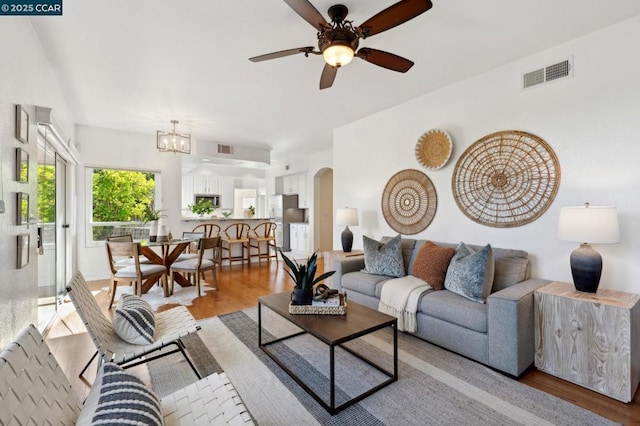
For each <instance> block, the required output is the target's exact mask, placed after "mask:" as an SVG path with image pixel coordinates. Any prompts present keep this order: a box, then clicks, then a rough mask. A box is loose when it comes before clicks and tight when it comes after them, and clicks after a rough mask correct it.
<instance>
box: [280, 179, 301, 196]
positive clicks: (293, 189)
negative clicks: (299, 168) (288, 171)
mask: <svg viewBox="0 0 640 426" xmlns="http://www.w3.org/2000/svg"><path fill="white" fill-rule="evenodd" d="M282 191H283V193H284V194H287V195H288V194H297V193H298V175H285V176H283V177H282Z"/></svg>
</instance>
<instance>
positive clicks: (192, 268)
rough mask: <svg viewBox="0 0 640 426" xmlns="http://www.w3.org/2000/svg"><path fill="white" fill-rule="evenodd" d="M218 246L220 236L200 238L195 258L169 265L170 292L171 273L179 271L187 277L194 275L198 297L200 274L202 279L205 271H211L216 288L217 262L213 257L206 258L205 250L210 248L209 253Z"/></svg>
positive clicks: (171, 291)
mask: <svg viewBox="0 0 640 426" xmlns="http://www.w3.org/2000/svg"><path fill="white" fill-rule="evenodd" d="M219 246H220V237H219V236H218V237H212V238H200V239H199V240H198V257H197V258H195V259H187V260H183V261H180V262H175V263H174V264H173V265H171V272H170V273H169V282H170V294H173V274H174V272H181V273H183V274H186V275H187V276H188V277H189V279H190V280H191V277H195V283H192V284H194V285H196V287H197V289H198V297H200V276H202V279H203V280H204V278H205V276H204V273H205V272H206V271H211V273H212V275H213V283H214V285H215V287H214V289H215V290H217V289H218V277H217V274H216V265H217V262H216V260H215V259H214V258H208V257H206V256H207V253H208V251H207V250H212V251H211V253H216V252H217V249H218V247H219Z"/></svg>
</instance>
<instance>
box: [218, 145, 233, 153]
mask: <svg viewBox="0 0 640 426" xmlns="http://www.w3.org/2000/svg"><path fill="white" fill-rule="evenodd" d="M218 154H233V147H232V146H231V145H222V144H220V143H219V144H218Z"/></svg>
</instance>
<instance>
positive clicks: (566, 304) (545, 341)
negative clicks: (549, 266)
mask: <svg viewBox="0 0 640 426" xmlns="http://www.w3.org/2000/svg"><path fill="white" fill-rule="evenodd" d="M534 298H535V324H536V327H535V351H536V352H535V366H536V367H537V368H538V369H540V370H542V371H544V372H547V373H549V374H552V375H554V376H557V377H560V378H562V379H565V380H568V381H570V382H573V383H575V384H578V385H580V386H584V387H586V388H588V389H591V390H594V391H596V392H599V393H602V394H604V395H607V396H610V397H612V398H615V399H618V400H620V401H623V402H629V401H631V400H632V399H633V397H634V395H635V392H636V389H637V388H638V383H639V382H640V303H638V302H639V300H640V295H637V294H629V293H622V292H618V291H613V290H606V289H600V290H598V292H597V293H584V292H580V291H577V290H576V289H575V287H574V285H573V284H569V283H560V282H553V283H551V284H549V285H547V286H545V287H542V288H540V289H538V290H536V292H535V294H534Z"/></svg>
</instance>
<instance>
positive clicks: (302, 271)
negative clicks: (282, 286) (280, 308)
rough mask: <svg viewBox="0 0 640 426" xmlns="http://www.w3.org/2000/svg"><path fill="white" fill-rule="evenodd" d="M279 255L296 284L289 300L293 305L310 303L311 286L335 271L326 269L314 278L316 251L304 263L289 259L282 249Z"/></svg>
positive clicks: (311, 295) (311, 297) (311, 298)
mask: <svg viewBox="0 0 640 426" xmlns="http://www.w3.org/2000/svg"><path fill="white" fill-rule="evenodd" d="M280 255H281V256H282V259H284V263H285V264H286V265H287V266H288V268H289V269H288V270H287V273H288V274H289V276H290V277H291V278H292V279H293V282H294V283H295V285H296V287H295V289H294V290H293V292H292V293H291V301H292V302H293V303H294V304H295V305H310V304H311V302H312V300H313V286H314V285H315V284H317V283H319V282H320V281H322V280H324V279H326V278H329V277H330V276H331V275H333V274H335V273H336V271H328V272H325V273H323V274H322V275H320V276H319V277H317V278H316V272H317V269H318V265H317V261H318V253H317V252H314V253H313V254H312V255H311V257H309V258H308V259H307V262H306V263H305V264H299V263H297V262H296V261H294V260H291V259H289V258H288V257H287V256H285V254H284V253H283V252H282V250H280Z"/></svg>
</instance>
